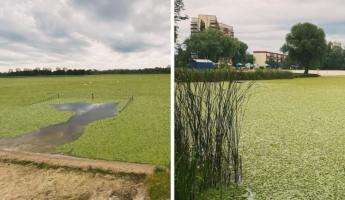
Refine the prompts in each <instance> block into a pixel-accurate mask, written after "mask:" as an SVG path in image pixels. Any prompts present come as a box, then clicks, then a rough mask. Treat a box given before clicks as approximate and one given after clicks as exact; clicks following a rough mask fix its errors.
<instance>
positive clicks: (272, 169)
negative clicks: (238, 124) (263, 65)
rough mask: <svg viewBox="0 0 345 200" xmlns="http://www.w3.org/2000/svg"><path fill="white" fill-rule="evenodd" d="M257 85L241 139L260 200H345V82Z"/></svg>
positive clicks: (248, 181)
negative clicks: (344, 199) (344, 120)
mask: <svg viewBox="0 0 345 200" xmlns="http://www.w3.org/2000/svg"><path fill="white" fill-rule="evenodd" d="M255 85H256V86H255V88H254V89H253V90H252V91H253V92H252V97H251V99H250V101H249V105H248V109H247V114H246V120H245V122H244V127H243V128H244V129H243V134H242V140H241V141H242V155H243V177H244V184H245V185H248V186H249V187H250V188H251V190H252V191H253V192H254V193H255V199H342V198H343V197H344V196H345V182H344V181H343V180H344V178H345V171H344V166H345V164H344V163H345V162H344V161H345V148H344V143H345V134H344V131H343V130H344V129H345V125H344V123H343V119H344V113H345V106H344V103H343V101H344V99H345V77H327V78H313V79H309V78H308V79H293V80H274V81H257V82H256V84H255Z"/></svg>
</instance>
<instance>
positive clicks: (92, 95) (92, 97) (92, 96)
mask: <svg viewBox="0 0 345 200" xmlns="http://www.w3.org/2000/svg"><path fill="white" fill-rule="evenodd" d="M94 98H95V95H94V94H93V93H91V99H92V101H93V99H94Z"/></svg>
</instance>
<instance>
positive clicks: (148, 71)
mask: <svg viewBox="0 0 345 200" xmlns="http://www.w3.org/2000/svg"><path fill="white" fill-rule="evenodd" d="M169 73H170V68H169V67H167V68H159V67H156V68H145V69H111V70H95V69H93V70H86V69H65V70H63V69H57V70H55V71H52V70H50V69H34V70H23V71H22V70H16V71H9V72H5V73H0V76H1V77H13V76H49V75H54V76H58V75H98V74H169Z"/></svg>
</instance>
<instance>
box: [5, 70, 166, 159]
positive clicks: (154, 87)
mask: <svg viewBox="0 0 345 200" xmlns="http://www.w3.org/2000/svg"><path fill="white" fill-rule="evenodd" d="M92 93H93V94H94V99H92V98H91V96H92ZM0 94H1V98H0V124H1V126H0V137H11V136H16V135H20V134H24V133H26V132H29V131H32V130H35V129H37V128H40V127H45V126H48V125H51V124H56V123H60V122H64V121H66V120H67V119H68V118H69V117H70V116H71V115H72V113H71V112H59V111H55V110H54V109H53V108H51V107H50V105H51V104H53V103H64V102H79V101H85V102H116V103H117V105H118V107H119V108H122V107H123V106H124V105H125V104H126V103H127V101H128V100H129V98H130V97H131V96H133V99H134V100H133V101H132V103H130V104H129V106H128V107H127V108H126V109H124V110H123V111H122V112H121V113H118V114H117V115H116V116H115V117H113V118H111V119H105V120H101V121H97V122H95V123H92V124H90V125H89V126H88V127H87V129H86V131H85V133H84V134H83V135H82V136H81V137H80V138H79V139H78V140H76V141H74V142H72V143H70V144H66V145H64V146H61V147H59V148H58V149H57V151H58V152H63V153H66V154H70V155H74V156H79V157H88V158H96V159H107V160H121V161H129V162H138V163H151V164H158V165H167V164H168V163H169V161H170V134H169V132H170V114H169V113H170V76H169V75H95V76H74V77H73V76H66V77H35V78H9V79H8V78H1V79H0ZM58 97H59V98H58Z"/></svg>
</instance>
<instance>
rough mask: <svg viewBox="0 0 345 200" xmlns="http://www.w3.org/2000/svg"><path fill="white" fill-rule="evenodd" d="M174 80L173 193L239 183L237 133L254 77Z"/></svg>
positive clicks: (194, 193)
mask: <svg viewBox="0 0 345 200" xmlns="http://www.w3.org/2000/svg"><path fill="white" fill-rule="evenodd" d="M180 80H183V81H180V82H176V84H175V195H176V196H175V197H176V199H179V200H184V199H186V200H187V199H191V200H193V199H197V198H198V194H200V192H201V191H204V190H205V189H208V188H211V187H220V188H221V187H222V186H227V185H230V184H232V183H240V182H241V177H242V160H241V156H240V151H239V146H240V133H241V122H242V120H243V115H244V108H245V104H246V102H247V97H248V91H249V89H250V88H251V87H252V85H253V83H252V82H250V83H248V82H247V83H240V82H238V81H236V80H230V81H227V82H206V81H202V82H191V81H190V80H191V77H190V74H188V73H187V74H186V75H185V76H184V77H183V78H182V79H180Z"/></svg>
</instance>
